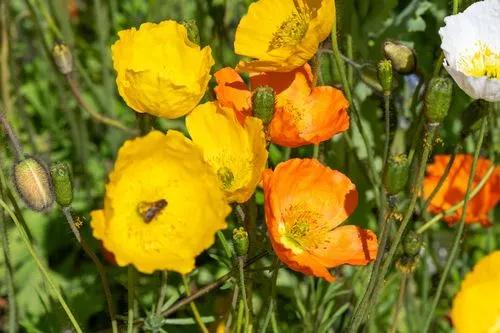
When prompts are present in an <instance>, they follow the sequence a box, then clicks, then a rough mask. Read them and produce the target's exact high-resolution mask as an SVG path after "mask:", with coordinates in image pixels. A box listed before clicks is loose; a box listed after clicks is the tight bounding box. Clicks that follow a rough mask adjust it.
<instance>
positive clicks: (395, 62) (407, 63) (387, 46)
mask: <svg viewBox="0 0 500 333" xmlns="http://www.w3.org/2000/svg"><path fill="white" fill-rule="evenodd" d="M384 54H385V57H386V58H387V59H390V60H391V62H392V66H393V67H394V70H395V71H396V72H398V73H400V74H410V73H412V72H414V71H415V68H416V64H417V59H416V56H415V51H414V50H413V49H412V48H410V47H408V46H406V45H404V44H401V43H398V42H394V41H390V40H388V41H386V42H385V43H384Z"/></svg>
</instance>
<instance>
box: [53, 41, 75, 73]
mask: <svg viewBox="0 0 500 333" xmlns="http://www.w3.org/2000/svg"><path fill="white" fill-rule="evenodd" d="M52 55H53V57H54V62H55V63H56V66H57V68H58V69H59V72H61V74H63V75H66V74H69V73H71V72H72V71H73V58H72V56H71V51H70V50H69V47H68V46H67V45H66V44H64V43H57V44H56V45H55V46H54V49H53V50H52Z"/></svg>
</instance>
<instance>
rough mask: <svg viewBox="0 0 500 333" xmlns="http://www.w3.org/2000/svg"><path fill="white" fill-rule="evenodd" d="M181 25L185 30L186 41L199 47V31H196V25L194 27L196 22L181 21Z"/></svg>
mask: <svg viewBox="0 0 500 333" xmlns="http://www.w3.org/2000/svg"><path fill="white" fill-rule="evenodd" d="M181 24H182V25H183V26H184V27H185V28H186V30H187V36H188V39H189V40H190V41H191V42H193V43H195V44H197V45H200V31H199V30H198V25H196V20H185V21H182V22H181Z"/></svg>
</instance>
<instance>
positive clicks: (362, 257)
mask: <svg viewBox="0 0 500 333" xmlns="http://www.w3.org/2000/svg"><path fill="white" fill-rule="evenodd" d="M377 250H378V243H377V236H376V235H375V234H374V233H373V232H372V231H371V230H365V229H362V228H359V227H356V226H353V225H346V226H341V227H338V228H335V229H333V230H332V231H331V232H329V233H328V235H327V237H325V239H324V241H323V242H321V243H320V244H319V245H318V247H317V248H316V249H315V250H313V251H312V253H313V254H314V255H315V256H316V257H317V258H318V259H319V261H320V262H321V263H322V264H323V265H325V266H326V267H330V268H331V267H335V266H339V265H343V264H349V265H366V264H368V263H369V262H370V261H372V260H374V259H375V257H376V256H377Z"/></svg>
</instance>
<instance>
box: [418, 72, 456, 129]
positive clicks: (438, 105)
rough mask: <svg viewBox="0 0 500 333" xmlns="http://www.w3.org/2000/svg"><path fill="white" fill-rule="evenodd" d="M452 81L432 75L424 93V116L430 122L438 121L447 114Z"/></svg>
mask: <svg viewBox="0 0 500 333" xmlns="http://www.w3.org/2000/svg"><path fill="white" fill-rule="evenodd" d="M452 90H453V83H452V81H451V80H450V79H448V78H441V77H434V78H432V79H431V80H430V82H429V86H428V88H427V93H426V94H425V116H426V117H427V120H428V121H429V122H430V123H440V122H441V121H443V119H444V118H445V117H446V115H447V114H448V110H449V109H450V104H451V95H452Z"/></svg>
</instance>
